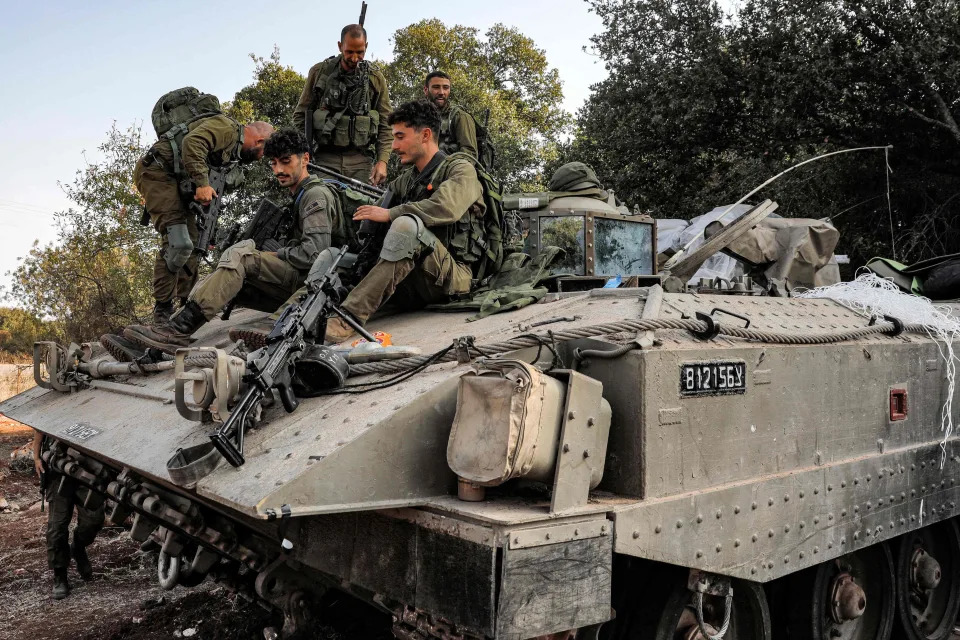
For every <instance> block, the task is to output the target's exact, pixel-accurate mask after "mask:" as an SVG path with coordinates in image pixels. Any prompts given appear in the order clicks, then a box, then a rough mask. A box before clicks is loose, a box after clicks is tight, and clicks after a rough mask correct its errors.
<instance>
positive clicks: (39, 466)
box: [33, 458, 47, 476]
mask: <svg viewBox="0 0 960 640" xmlns="http://www.w3.org/2000/svg"><path fill="white" fill-rule="evenodd" d="M33 468H34V470H35V471H36V472H37V475H38V476H39V475H41V474H43V473H46V471H47V470H46V469H44V468H43V460H41V459H40V458H34V459H33Z"/></svg>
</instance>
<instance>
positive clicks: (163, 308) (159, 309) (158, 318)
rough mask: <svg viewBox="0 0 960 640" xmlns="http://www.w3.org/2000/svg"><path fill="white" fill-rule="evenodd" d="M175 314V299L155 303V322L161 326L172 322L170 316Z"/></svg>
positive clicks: (155, 324)
mask: <svg viewBox="0 0 960 640" xmlns="http://www.w3.org/2000/svg"><path fill="white" fill-rule="evenodd" d="M172 315H173V300H167V301H166V302H156V303H154V305H153V324H154V326H159V325H161V324H167V323H168V322H170V316H172Z"/></svg>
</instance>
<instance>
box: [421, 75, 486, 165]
mask: <svg viewBox="0 0 960 640" xmlns="http://www.w3.org/2000/svg"><path fill="white" fill-rule="evenodd" d="M450 90H451V85H450V76H448V75H447V74H446V73H444V72H443V71H431V72H430V73H428V74H427V77H426V79H425V80H424V81H423V95H424V96H426V98H427V100H429V101H430V102H432V103H433V104H435V105H436V106H437V109H439V110H440V134H439V136H438V137H437V142H438V144H439V147H440V150H441V151H443V152H444V153H446V154H448V155H449V154H451V153H456V152H457V151H463V152H464V153H469V154H470V155H472V156H473V157H474V158H476V157H477V123H476V121H474V119H473V116H472V115H470V114H469V113H467V112H466V111H464V110H463V108H462V107H460V106H458V105H455V104H452V103H451V102H450Z"/></svg>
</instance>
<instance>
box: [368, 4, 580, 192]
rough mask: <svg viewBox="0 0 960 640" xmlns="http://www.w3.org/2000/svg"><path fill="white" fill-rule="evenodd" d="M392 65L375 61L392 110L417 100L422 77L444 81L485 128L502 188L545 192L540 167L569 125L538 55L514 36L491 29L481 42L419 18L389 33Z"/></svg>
mask: <svg viewBox="0 0 960 640" xmlns="http://www.w3.org/2000/svg"><path fill="white" fill-rule="evenodd" d="M393 54H394V55H393V61H392V62H388V63H381V65H382V68H383V72H384V75H385V76H386V78H387V83H388V85H389V89H390V99H391V101H392V102H393V104H395V105H396V104H399V103H402V102H405V101H408V100H415V99H418V98H422V97H423V79H424V77H425V76H426V74H427V73H428V72H429V71H432V70H435V69H439V70H442V71H445V72H446V73H448V74H449V75H450V79H451V84H452V85H453V97H454V101H455V102H457V103H458V104H460V105H461V106H463V107H464V108H465V109H466V110H467V111H469V112H470V113H472V114H473V115H474V116H475V117H477V118H478V119H479V120H480V122H481V124H482V123H483V122H484V120H485V119H486V115H485V114H486V113H487V110H488V109H489V113H490V116H489V117H490V120H489V126H488V130H489V132H490V135H491V139H492V141H493V143H494V146H495V147H496V149H497V167H496V170H495V172H494V173H495V174H496V176H497V177H498V178H500V179H501V180H502V181H503V183H504V186H505V188H506V189H507V190H524V191H538V190H542V189H544V188H545V185H546V182H547V180H546V179H545V177H544V168H545V166H546V165H547V164H548V163H550V162H551V161H552V160H553V159H554V158H555V157H556V156H557V155H558V153H559V143H560V140H561V139H562V137H563V136H564V134H565V133H566V131H567V130H568V127H569V124H570V116H569V114H567V113H566V112H565V111H563V109H562V107H561V102H562V100H563V89H562V85H561V82H560V76H559V73H558V72H557V70H556V69H551V68H550V67H549V64H548V62H547V57H546V54H545V53H544V51H543V50H542V49H539V48H538V47H537V46H536V44H535V43H534V42H533V40H531V39H530V38H528V37H527V36H524V35H523V34H521V33H520V32H519V31H518V30H516V29H514V28H512V27H507V26H505V25H502V24H496V25H494V26H493V27H491V28H490V29H488V30H487V31H486V33H485V34H484V38H483V39H481V38H480V37H479V31H478V30H477V29H475V28H472V27H465V26H463V25H453V26H450V27H448V26H447V25H446V24H444V23H443V22H441V21H440V20H436V19H431V20H422V21H420V22H417V23H415V24H412V25H410V26H408V27H404V28H402V29H398V30H397V31H396V32H395V33H394V35H393Z"/></svg>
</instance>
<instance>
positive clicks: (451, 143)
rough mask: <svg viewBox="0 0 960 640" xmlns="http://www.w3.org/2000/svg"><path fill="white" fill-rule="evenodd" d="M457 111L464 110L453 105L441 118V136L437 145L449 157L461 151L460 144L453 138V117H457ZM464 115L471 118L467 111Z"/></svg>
mask: <svg viewBox="0 0 960 640" xmlns="http://www.w3.org/2000/svg"><path fill="white" fill-rule="evenodd" d="M455 111H463V110H462V109H461V108H460V107H458V106H457V105H455V104H452V105H450V107H449V108H448V109H447V110H446V111H444V112H443V113H442V114H441V117H440V135H439V137H438V138H437V144H438V145H439V146H440V151H443V152H444V153H445V154H447V155H453V154H454V153H456V152H458V151H460V143H459V142H457V141H456V140H455V139H454V137H453V116H454V115H455V113H454V112H455ZM463 113H464V115H467V116H469V114H467V113H466V112H465V111H464V112H463Z"/></svg>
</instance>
